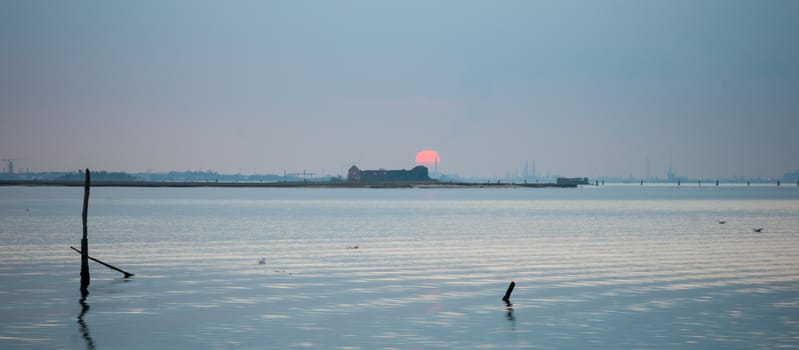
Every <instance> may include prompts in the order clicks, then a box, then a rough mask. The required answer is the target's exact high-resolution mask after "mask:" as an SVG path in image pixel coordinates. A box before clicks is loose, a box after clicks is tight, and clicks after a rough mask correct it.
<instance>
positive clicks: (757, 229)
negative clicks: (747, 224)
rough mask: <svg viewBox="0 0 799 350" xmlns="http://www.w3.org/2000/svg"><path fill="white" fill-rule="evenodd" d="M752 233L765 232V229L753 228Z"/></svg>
mask: <svg viewBox="0 0 799 350" xmlns="http://www.w3.org/2000/svg"><path fill="white" fill-rule="evenodd" d="M752 232H763V228H762V227H756V228H753V229H752Z"/></svg>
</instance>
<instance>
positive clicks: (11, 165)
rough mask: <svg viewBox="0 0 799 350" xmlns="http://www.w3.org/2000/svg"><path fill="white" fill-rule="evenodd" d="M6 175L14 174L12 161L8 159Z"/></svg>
mask: <svg viewBox="0 0 799 350" xmlns="http://www.w3.org/2000/svg"><path fill="white" fill-rule="evenodd" d="M8 175H14V161H11V160H9V161H8Z"/></svg>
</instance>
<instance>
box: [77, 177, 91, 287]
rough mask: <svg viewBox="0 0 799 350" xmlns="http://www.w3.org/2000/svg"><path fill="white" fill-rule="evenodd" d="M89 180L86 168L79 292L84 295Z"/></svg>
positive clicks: (87, 275)
mask: <svg viewBox="0 0 799 350" xmlns="http://www.w3.org/2000/svg"><path fill="white" fill-rule="evenodd" d="M90 182H91V178H90V175H89V169H88V168H86V183H85V184H84V186H83V239H81V240H80V251H81V253H80V290H81V291H82V292H84V293H86V292H87V290H88V288H89V283H90V278H89V238H88V228H87V223H86V221H87V218H88V211H89V183H90Z"/></svg>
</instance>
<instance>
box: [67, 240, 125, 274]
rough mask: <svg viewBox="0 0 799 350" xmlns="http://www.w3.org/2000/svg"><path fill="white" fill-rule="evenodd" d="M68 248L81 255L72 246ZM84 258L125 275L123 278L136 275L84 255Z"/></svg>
mask: <svg viewBox="0 0 799 350" xmlns="http://www.w3.org/2000/svg"><path fill="white" fill-rule="evenodd" d="M70 248H72V250H74V251H76V252H78V253H79V254H81V256H82V255H83V253H82V252H81V251H80V250H78V248H75V247H72V246H70ZM86 257H88V258H89V259H91V260H92V261H95V262H98V263H100V264H102V265H103V266H105V267H107V268H109V269H112V270H117V271H119V272H122V273H123V274H125V278H128V277H130V276H136V275H134V274H132V273H130V272H127V271H125V270H123V269H120V268H118V267H116V266H112V265H110V264H107V263H104V262H102V261H100V260H97V259H95V258H92V257H90V256H88V255H86Z"/></svg>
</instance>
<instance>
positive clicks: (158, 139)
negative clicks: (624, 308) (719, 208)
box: [0, 0, 799, 178]
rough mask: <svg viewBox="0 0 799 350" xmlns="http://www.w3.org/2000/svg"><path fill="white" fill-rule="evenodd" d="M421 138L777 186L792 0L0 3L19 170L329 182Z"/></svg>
mask: <svg viewBox="0 0 799 350" xmlns="http://www.w3.org/2000/svg"><path fill="white" fill-rule="evenodd" d="M426 148H429V149H434V150H437V151H438V152H439V153H440V155H441V164H440V170H442V171H444V172H449V173H457V174H460V175H463V176H504V175H505V172H506V171H511V172H513V171H514V169H518V171H519V172H520V173H521V171H522V169H523V167H524V161H525V160H530V161H532V160H535V162H536V167H537V171H538V173H539V174H545V173H546V172H547V171H549V172H551V173H552V174H561V175H565V176H590V177H595V176H604V175H618V176H628V175H632V176H634V177H641V176H644V175H645V174H646V161H647V159H649V163H650V173H651V174H652V175H653V176H654V175H658V176H661V177H662V176H664V175H665V172H666V169H667V166H668V161H669V156H670V155H671V156H672V157H673V162H674V168H675V170H676V172H677V173H678V174H679V175H682V176H691V177H705V178H715V177H718V176H763V177H768V176H782V174H783V173H785V172H787V171H793V170H795V169H797V168H799V1H795V0H787V1H776V0H766V1H763V0H756V1H733V0H719V1H711V0H699V1H696V0H690V1H687V0H686V1H680V0H677V1H665V0H664V1H648V0H630V1H608V0H602V1H559V0H558V1H554V0H553V1H534V0H526V1H479V2H478V1H405V0H403V1H391V2H389V1H295V0H292V1H267V0H259V1H197V0H191V1H162V0H158V1H107V0H101V1H36V0H22V1H14V0H3V1H0V157H2V158H23V159H22V160H18V161H16V162H15V163H16V167H17V169H24V168H29V169H30V170H31V171H46V170H73V169H78V168H84V167H90V168H93V169H105V170H124V171H135V172H138V171H147V170H150V171H168V170H207V169H212V170H216V171H219V172H225V173H237V172H239V171H242V172H243V173H252V172H253V171H256V172H258V173H281V174H282V173H283V171H284V169H285V170H287V171H289V172H293V171H300V172H301V171H302V170H307V171H313V172H317V173H323V172H324V173H331V174H339V173H342V172H343V171H344V170H346V169H345V168H346V167H348V166H349V165H352V164H357V165H358V166H359V167H360V168H362V169H363V168H381V167H382V168H411V167H413V166H414V159H415V156H416V153H417V152H418V151H420V150H422V149H426ZM4 164H5V163H4ZM4 167H5V165H4Z"/></svg>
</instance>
